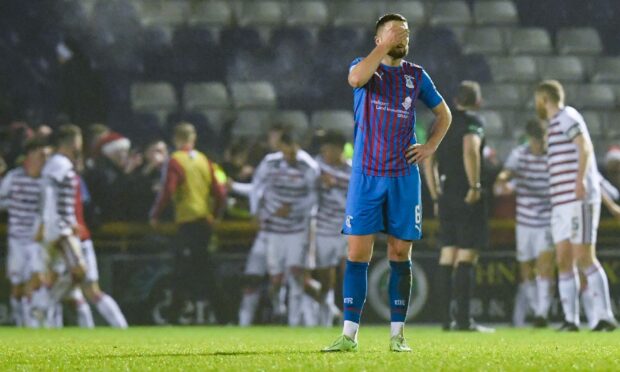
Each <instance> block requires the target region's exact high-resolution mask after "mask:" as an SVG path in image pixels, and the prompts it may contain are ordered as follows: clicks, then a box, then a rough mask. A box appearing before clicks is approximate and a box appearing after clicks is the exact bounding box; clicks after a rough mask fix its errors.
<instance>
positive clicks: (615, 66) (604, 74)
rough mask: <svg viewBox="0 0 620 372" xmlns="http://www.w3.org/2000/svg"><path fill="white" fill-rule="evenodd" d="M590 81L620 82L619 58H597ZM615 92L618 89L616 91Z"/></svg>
mask: <svg viewBox="0 0 620 372" xmlns="http://www.w3.org/2000/svg"><path fill="white" fill-rule="evenodd" d="M592 82H593V83H613V84H620V58H618V57H606V58H600V59H598V60H597V61H596V68H595V69H594V72H593V74H592ZM617 94H618V91H616V95H617Z"/></svg>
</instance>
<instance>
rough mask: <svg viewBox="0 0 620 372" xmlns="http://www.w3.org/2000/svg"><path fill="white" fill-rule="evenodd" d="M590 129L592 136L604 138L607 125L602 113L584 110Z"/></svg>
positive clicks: (584, 116)
mask: <svg viewBox="0 0 620 372" xmlns="http://www.w3.org/2000/svg"><path fill="white" fill-rule="evenodd" d="M581 115H583V119H584V120H585V122H586V125H587V127H588V131H589V132H590V135H591V136H592V137H597V138H602V137H604V136H605V127H604V124H603V120H601V115H600V114H599V113H598V112H597V111H582V112H581Z"/></svg>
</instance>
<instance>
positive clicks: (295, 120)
mask: <svg viewBox="0 0 620 372" xmlns="http://www.w3.org/2000/svg"><path fill="white" fill-rule="evenodd" d="M271 121H272V122H274V123H280V124H282V125H284V126H286V127H288V128H290V129H291V131H292V132H293V133H294V134H295V135H296V137H297V138H298V139H299V138H302V137H303V136H304V135H305V134H306V132H307V131H308V128H309V127H310V123H309V120H308V116H307V115H306V113H305V112H303V111H301V110H290V111H288V110H287V111H276V112H274V113H273V115H272V116H271Z"/></svg>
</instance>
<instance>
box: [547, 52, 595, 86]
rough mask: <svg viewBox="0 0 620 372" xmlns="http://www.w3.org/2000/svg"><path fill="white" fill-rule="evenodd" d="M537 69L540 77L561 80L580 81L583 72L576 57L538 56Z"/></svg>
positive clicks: (582, 78) (582, 77)
mask: <svg viewBox="0 0 620 372" xmlns="http://www.w3.org/2000/svg"><path fill="white" fill-rule="evenodd" d="M538 71H539V75H540V78H541V79H556V80H559V81H562V82H581V81H583V80H584V77H585V72H584V68H583V65H582V64H581V60H580V59H579V58H577V57H569V56H560V57H540V58H539V59H538Z"/></svg>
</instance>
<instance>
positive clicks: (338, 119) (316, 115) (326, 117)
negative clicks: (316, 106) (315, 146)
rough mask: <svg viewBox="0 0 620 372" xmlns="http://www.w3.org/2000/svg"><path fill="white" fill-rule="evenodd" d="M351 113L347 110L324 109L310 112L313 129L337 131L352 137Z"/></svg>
mask: <svg viewBox="0 0 620 372" xmlns="http://www.w3.org/2000/svg"><path fill="white" fill-rule="evenodd" d="M353 122H354V121H353V114H352V113H351V112H350V111H347V110H325V111H315V112H313V113H312V118H311V125H312V128H313V129H315V130H316V129H325V130H335V131H338V132H340V133H342V134H344V135H345V136H347V138H349V139H351V138H353Z"/></svg>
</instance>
